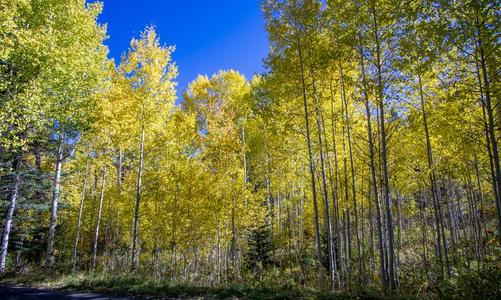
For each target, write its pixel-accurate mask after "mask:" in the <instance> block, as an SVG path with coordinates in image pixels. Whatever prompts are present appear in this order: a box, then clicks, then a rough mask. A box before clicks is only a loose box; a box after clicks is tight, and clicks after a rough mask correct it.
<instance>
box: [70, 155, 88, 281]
mask: <svg viewBox="0 0 501 300" xmlns="http://www.w3.org/2000/svg"><path fill="white" fill-rule="evenodd" d="M88 176H89V160H87V165H86V166H85V177H84V182H83V187H82V197H81V198H80V207H79V209H78V219H77V228H76V233H75V242H74V244H73V267H72V270H73V272H75V271H76V266H77V252H78V241H79V239H80V226H81V225H82V212H83V205H84V200H85V190H86V188H87V177H88Z"/></svg>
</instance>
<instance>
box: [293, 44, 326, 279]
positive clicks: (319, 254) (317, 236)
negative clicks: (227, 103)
mask: <svg viewBox="0 0 501 300" xmlns="http://www.w3.org/2000/svg"><path fill="white" fill-rule="evenodd" d="M298 55H299V63H300V67H301V86H302V93H303V106H304V118H305V122H306V143H307V146H308V156H309V165H310V175H311V192H312V197H313V208H314V217H315V220H314V221H315V240H316V250H317V264H318V278H319V285H320V286H321V287H322V286H323V275H322V249H321V241H320V224H319V220H318V203H317V190H316V184H315V166H314V162H313V153H312V148H311V138H310V123H309V116H308V101H307V98H306V83H305V74H304V62H303V54H302V50H301V43H300V42H299V41H298Z"/></svg>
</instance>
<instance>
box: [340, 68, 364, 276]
mask: <svg viewBox="0 0 501 300" xmlns="http://www.w3.org/2000/svg"><path fill="white" fill-rule="evenodd" d="M339 71H340V78H341V79H340V80H341V98H342V101H343V104H344V117H345V122H346V133H347V138H348V152H349V157H350V173H351V193H352V195H351V196H352V198H353V215H354V217H355V220H354V221H355V237H356V239H357V261H358V281H359V284H361V282H362V263H363V262H362V261H363V259H362V248H361V242H360V230H359V225H358V204H357V186H356V178H355V164H354V162H353V147H352V141H351V125H350V119H349V117H348V101H347V100H346V89H345V85H344V73H343V68H342V66H340V67H339Z"/></svg>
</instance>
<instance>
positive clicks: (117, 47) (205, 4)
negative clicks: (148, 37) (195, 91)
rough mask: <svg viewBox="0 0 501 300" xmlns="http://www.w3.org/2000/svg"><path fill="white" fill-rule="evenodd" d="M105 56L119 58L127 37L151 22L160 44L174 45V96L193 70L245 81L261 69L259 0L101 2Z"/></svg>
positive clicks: (264, 43)
mask: <svg viewBox="0 0 501 300" xmlns="http://www.w3.org/2000/svg"><path fill="white" fill-rule="evenodd" d="M103 2H104V10H103V13H102V14H101V16H100V17H99V21H100V22H101V23H107V24H108V35H109V39H108V40H107V41H106V42H105V43H106V44H107V45H108V47H109V48H110V56H112V57H114V58H115V60H116V61H117V62H118V61H119V59H120V56H121V54H122V53H124V52H125V51H127V49H128V47H129V42H130V40H131V38H132V37H133V36H134V37H138V36H139V33H140V32H141V31H142V30H143V29H144V28H145V27H146V26H147V25H155V27H156V30H157V32H158V34H159V35H160V40H161V42H162V44H165V45H175V46H176V51H175V52H174V54H173V59H174V61H175V62H176V64H177V65H178V67H179V77H178V78H177V81H178V82H179V85H178V95H179V96H180V95H181V93H182V90H184V89H186V88H187V86H188V84H189V83H190V82H191V81H192V80H193V79H195V78H196V76H197V75H198V74H207V75H209V76H210V75H212V74H214V73H215V72H217V71H218V70H219V69H224V70H226V69H234V70H237V71H240V72H241V73H243V74H244V75H245V76H246V77H247V78H248V79H250V78H251V77H252V75H253V74H255V73H260V72H262V71H263V70H264V69H263V66H262V65H263V64H262V60H263V58H264V57H265V56H266V55H267V52H268V43H267V37H266V32H265V30H264V20H263V17H262V13H261V10H260V7H259V3H260V1H259V0H183V1H175V0H164V1H161V0H142V1H133V0H103Z"/></svg>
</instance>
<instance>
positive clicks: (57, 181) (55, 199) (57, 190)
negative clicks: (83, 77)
mask: <svg viewBox="0 0 501 300" xmlns="http://www.w3.org/2000/svg"><path fill="white" fill-rule="evenodd" d="M63 143H64V134H63V133H59V138H58V146H57V152H56V171H55V174H54V191H53V194H52V204H51V209H50V223H49V237H48V239H47V253H46V254H47V257H46V266H47V268H48V269H50V268H51V267H52V263H53V261H54V258H53V251H54V238H55V235H56V225H57V209H58V205H59V200H60V197H61V169H62V164H63Z"/></svg>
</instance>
